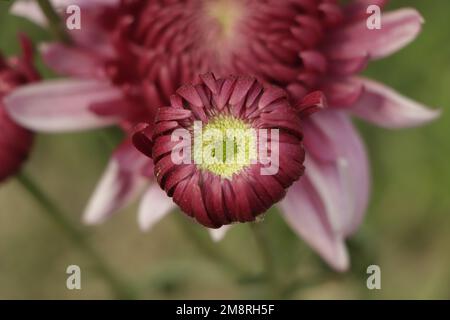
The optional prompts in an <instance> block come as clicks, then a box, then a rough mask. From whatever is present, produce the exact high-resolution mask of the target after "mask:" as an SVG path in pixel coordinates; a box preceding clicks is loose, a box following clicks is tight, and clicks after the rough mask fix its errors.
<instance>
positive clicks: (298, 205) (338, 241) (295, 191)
mask: <svg viewBox="0 0 450 320" xmlns="http://www.w3.org/2000/svg"><path fill="white" fill-rule="evenodd" d="M303 181H304V180H303V179H301V180H300V181H299V182H297V183H296V184H294V185H293V186H292V187H291V188H290V189H289V191H288V193H287V195H286V197H285V198H284V200H283V201H282V202H281V203H280V206H281V208H282V210H283V212H284V217H285V219H286V221H287V222H288V223H289V225H290V226H291V227H292V229H293V230H294V231H295V232H297V233H298V234H299V235H300V236H301V237H302V238H303V239H304V240H305V241H306V242H307V243H308V244H309V245H310V246H311V247H312V248H313V249H314V250H316V251H317V253H318V254H319V255H320V256H321V257H322V258H323V259H324V260H325V261H326V262H327V263H328V264H329V265H330V266H331V267H333V268H334V269H336V270H337V271H345V270H347V269H348V267H349V258H348V253H347V249H346V246H345V242H344V239H343V238H342V237H337V236H336V235H335V234H334V233H333V232H332V230H331V227H330V225H329V222H328V220H327V217H326V214H325V212H324V210H323V209H321V207H320V201H319V200H315V197H314V196H313V193H312V192H311V191H310V190H308V189H307V188H306V186H305V183H304V182H303Z"/></svg>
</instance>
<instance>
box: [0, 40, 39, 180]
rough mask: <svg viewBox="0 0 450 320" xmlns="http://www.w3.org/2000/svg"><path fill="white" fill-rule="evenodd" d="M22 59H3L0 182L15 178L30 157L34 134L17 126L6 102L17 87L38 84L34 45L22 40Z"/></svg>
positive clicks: (0, 71)
mask: <svg viewBox="0 0 450 320" xmlns="http://www.w3.org/2000/svg"><path fill="white" fill-rule="evenodd" d="M20 40H21V45H22V49H23V55H22V57H14V58H11V59H8V60H7V59H5V58H3V57H2V56H1V55H0V182H1V181H3V180H5V179H6V178H8V177H10V176H11V175H13V174H15V173H16V172H17V171H18V170H19V169H20V167H21V165H22V164H23V162H24V161H25V160H26V158H27V157H28V154H29V152H30V149H31V146H32V143H33V134H32V133H31V132H30V131H28V130H26V129H24V128H22V127H20V126H19V125H17V124H16V123H15V122H14V121H13V120H12V119H11V118H10V117H9V116H8V114H7V113H6V111H5V107H4V104H3V98H4V97H5V96H6V95H7V94H9V93H10V92H12V91H13V90H14V89H15V88H16V87H18V86H21V85H23V84H26V83H29V82H32V81H36V80H38V79H39V76H38V74H37V72H36V70H35V69H34V67H33V62H32V58H33V57H32V51H33V49H32V45H31V42H30V41H29V40H28V39H27V38H25V37H21V38H20Z"/></svg>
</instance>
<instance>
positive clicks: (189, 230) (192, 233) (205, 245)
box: [176, 214, 249, 278]
mask: <svg viewBox="0 0 450 320" xmlns="http://www.w3.org/2000/svg"><path fill="white" fill-rule="evenodd" d="M176 216H177V221H178V223H179V225H180V227H181V228H182V230H183V232H184V233H185V234H186V236H187V237H188V238H189V239H190V240H191V242H192V243H194V244H195V246H196V247H197V249H198V251H200V252H201V253H202V254H203V255H204V256H205V257H207V258H208V259H210V260H211V261H214V262H216V263H217V264H218V265H220V266H222V267H223V268H224V269H225V270H226V271H227V272H228V273H230V274H231V275H232V276H233V277H235V278H240V277H242V278H244V277H246V276H248V274H249V272H247V271H246V270H244V269H243V268H242V267H241V266H239V265H238V264H237V263H236V262H234V261H233V260H231V259H229V258H228V256H226V255H224V254H223V253H222V252H221V251H220V250H218V248H217V247H216V246H214V244H213V243H212V241H211V239H208V238H207V237H204V236H202V235H201V234H200V233H199V232H198V230H196V228H195V226H194V225H192V224H191V223H190V222H189V221H188V220H187V219H185V218H184V217H183V216H181V214H176Z"/></svg>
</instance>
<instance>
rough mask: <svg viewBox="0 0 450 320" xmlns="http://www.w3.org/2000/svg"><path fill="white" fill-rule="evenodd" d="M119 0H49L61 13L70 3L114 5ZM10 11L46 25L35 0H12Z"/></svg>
mask: <svg viewBox="0 0 450 320" xmlns="http://www.w3.org/2000/svg"><path fill="white" fill-rule="evenodd" d="M119 1H120V0H51V3H52V4H53V5H54V6H55V8H56V9H57V10H58V11H60V12H61V13H62V12H65V9H66V8H67V7H68V6H70V5H78V6H80V7H83V8H88V7H89V6H96V5H104V6H114V5H117V4H118V3H119ZM10 13H11V14H13V15H16V16H19V17H23V18H26V19H28V20H30V21H32V22H34V23H36V24H38V25H40V26H45V25H47V20H46V18H45V16H44V15H43V14H42V11H41V9H40V8H39V5H38V4H37V2H36V1H35V0H16V1H14V3H13V5H12V6H11V8H10Z"/></svg>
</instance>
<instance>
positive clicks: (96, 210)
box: [83, 141, 150, 224]
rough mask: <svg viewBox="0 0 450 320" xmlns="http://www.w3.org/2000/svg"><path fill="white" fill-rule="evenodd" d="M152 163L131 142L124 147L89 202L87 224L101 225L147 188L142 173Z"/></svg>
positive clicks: (86, 213)
mask: <svg viewBox="0 0 450 320" xmlns="http://www.w3.org/2000/svg"><path fill="white" fill-rule="evenodd" d="M149 161H150V160H149V159H148V158H147V157H145V156H143V155H142V154H141V153H140V152H138V151H137V150H136V149H135V148H134V147H133V146H132V144H131V143H130V142H129V141H126V142H125V143H123V144H122V145H121V146H120V147H119V148H118V149H117V150H116V151H115V152H114V154H113V156H112V158H111V160H110V161H109V164H108V166H107V168H106V170H105V172H104V174H103V176H102V178H101V179H100V182H99V183H98V185H97V187H96V189H95V191H94V193H93V195H92V197H91V199H90V200H89V203H88V205H87V207H86V210H85V212H84V214H83V221H84V222H85V223H87V224H97V223H101V222H103V221H104V220H105V219H107V218H108V217H109V216H111V215H112V214H114V213H115V212H117V211H118V210H120V209H122V208H123V207H125V206H126V205H127V204H129V202H130V201H132V200H134V198H135V197H136V196H137V195H138V194H139V192H140V191H141V190H142V188H143V187H144V186H145V184H146V179H145V178H144V176H143V175H142V171H143V168H145V166H146V165H148V164H149Z"/></svg>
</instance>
